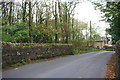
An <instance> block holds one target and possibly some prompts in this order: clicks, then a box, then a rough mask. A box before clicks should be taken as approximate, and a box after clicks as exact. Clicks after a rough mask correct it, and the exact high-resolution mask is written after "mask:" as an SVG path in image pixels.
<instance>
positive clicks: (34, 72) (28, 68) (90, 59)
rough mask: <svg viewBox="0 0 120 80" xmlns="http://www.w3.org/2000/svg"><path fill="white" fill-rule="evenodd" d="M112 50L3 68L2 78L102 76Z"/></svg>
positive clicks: (112, 52)
mask: <svg viewBox="0 0 120 80" xmlns="http://www.w3.org/2000/svg"><path fill="white" fill-rule="evenodd" d="M114 53H115V52H114V51H99V52H90V53H86V54H80V55H73V56H68V57H63V58H58V59H54V60H49V61H43V62H39V63H33V64H28V65H23V66H21V67H17V68H12V69H7V70H3V74H2V75H3V78H104V75H105V72H106V67H107V66H106V64H107V63H108V61H109V59H110V57H111V56H112V54H114Z"/></svg>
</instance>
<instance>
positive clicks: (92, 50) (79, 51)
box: [73, 48, 106, 54]
mask: <svg viewBox="0 0 120 80" xmlns="http://www.w3.org/2000/svg"><path fill="white" fill-rule="evenodd" d="M96 51H106V50H102V49H94V48H93V49H90V50H73V54H82V53H88V52H96Z"/></svg>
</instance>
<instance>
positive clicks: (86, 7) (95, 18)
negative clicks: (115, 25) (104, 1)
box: [75, 1, 109, 36]
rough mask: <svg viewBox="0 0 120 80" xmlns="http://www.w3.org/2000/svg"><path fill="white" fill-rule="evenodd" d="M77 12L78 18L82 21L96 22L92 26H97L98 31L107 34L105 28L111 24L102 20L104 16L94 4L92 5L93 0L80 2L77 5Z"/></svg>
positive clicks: (102, 34) (103, 34)
mask: <svg viewBox="0 0 120 80" xmlns="http://www.w3.org/2000/svg"><path fill="white" fill-rule="evenodd" d="M75 12H76V13H77V15H75V18H76V19H79V20H81V21H85V22H88V23H89V22H90V21H91V22H92V24H95V25H94V26H92V27H95V28H97V32H98V33H99V34H100V35H101V36H105V29H106V28H107V27H109V25H108V24H107V23H106V22H104V21H100V20H102V18H101V16H102V14H100V11H99V10H95V9H94V6H93V5H92V3H91V2H89V1H84V2H82V3H80V4H79V5H78V6H77V7H76V11H75ZM98 26H99V27H98Z"/></svg>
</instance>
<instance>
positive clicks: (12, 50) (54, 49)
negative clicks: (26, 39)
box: [2, 43, 72, 66]
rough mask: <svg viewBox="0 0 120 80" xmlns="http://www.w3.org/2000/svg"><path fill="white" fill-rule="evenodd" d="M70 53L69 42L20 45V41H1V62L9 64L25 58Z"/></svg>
mask: <svg viewBox="0 0 120 80" xmlns="http://www.w3.org/2000/svg"><path fill="white" fill-rule="evenodd" d="M69 54H70V55H71V54H72V45H71V44H60V45H49V46H34V47H28V46H22V45H21V44H20V43H2V64H3V66H5V65H11V64H15V63H17V62H23V61H26V60H36V59H43V58H50V57H56V56H61V55H69Z"/></svg>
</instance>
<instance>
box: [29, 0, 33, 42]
mask: <svg viewBox="0 0 120 80" xmlns="http://www.w3.org/2000/svg"><path fill="white" fill-rule="evenodd" d="M31 23H32V8H31V0H30V1H29V38H30V43H32V42H33V38H32V26H31Z"/></svg>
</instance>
